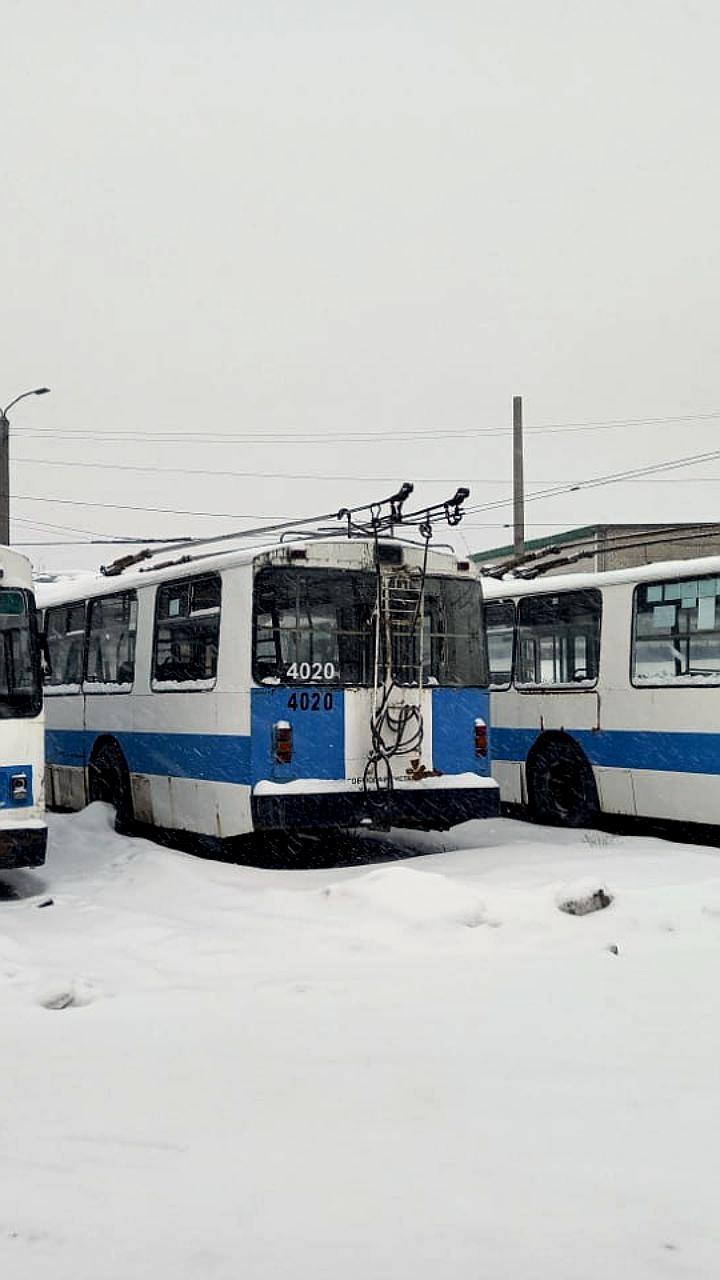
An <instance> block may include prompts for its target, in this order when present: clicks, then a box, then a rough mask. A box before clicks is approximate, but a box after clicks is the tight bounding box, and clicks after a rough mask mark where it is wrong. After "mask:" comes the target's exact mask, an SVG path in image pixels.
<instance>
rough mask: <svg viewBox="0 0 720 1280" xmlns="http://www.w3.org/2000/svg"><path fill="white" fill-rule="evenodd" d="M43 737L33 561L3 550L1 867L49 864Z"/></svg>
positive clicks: (0, 556)
mask: <svg viewBox="0 0 720 1280" xmlns="http://www.w3.org/2000/svg"><path fill="white" fill-rule="evenodd" d="M43 737H44V725H43V699H42V683H41V675H40V645H39V636H38V629H37V625H36V614H35V597H34V595H33V589H32V571H31V567H30V562H29V560H26V558H25V556H21V555H18V553H17V552H16V551H10V550H8V548H7V547H0V868H4V867H38V866H41V865H42V863H43V862H44V861H45V850H46V846H47V825H46V822H45V808H44V799H43V796H44V777H43V773H44V742H43Z"/></svg>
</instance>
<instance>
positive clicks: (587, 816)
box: [525, 729, 602, 826]
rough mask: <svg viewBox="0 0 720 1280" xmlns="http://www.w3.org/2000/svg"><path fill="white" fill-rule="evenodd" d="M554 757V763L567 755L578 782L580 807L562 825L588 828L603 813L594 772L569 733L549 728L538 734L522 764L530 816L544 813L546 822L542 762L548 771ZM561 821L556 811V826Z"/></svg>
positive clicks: (547, 813) (584, 754)
mask: <svg viewBox="0 0 720 1280" xmlns="http://www.w3.org/2000/svg"><path fill="white" fill-rule="evenodd" d="M553 754H555V760H557V756H558V755H560V754H562V755H564V756H565V757H566V759H567V757H568V756H569V757H571V760H572V768H573V771H574V773H575V775H576V778H577V782H578V787H577V795H578V797H579V807H578V809H577V811H576V816H575V818H574V819H573V818H572V817H571V816H570V814H568V816H567V817H566V818H565V821H564V825H569V826H576V825H580V826H584V825H590V824H591V822H592V820H593V819H594V818H596V817H597V816H598V815H599V814H600V813H601V812H602V806H601V803H600V793H599V789H598V785H597V780H596V778H595V771H594V769H593V767H592V764H591V763H590V760H589V759H588V757H587V754H586V752H585V751H584V750H583V748H582V746H581V744H580V743H579V742H578V741H577V739H576V738H574V737H573V736H572V734H571V733H567V732H566V731H565V730H562V729H549V730H547V731H546V732H542V733H540V734H539V735H538V737H537V738H536V740H535V742H534V743H533V744H532V747H531V748H530V750H529V752H528V754H527V757H526V761H525V788H526V794H527V803H528V807H529V809H530V811H531V813H534V814H535V815H536V817H537V816H539V815H541V814H544V820H545V821H547V820H549V814H550V813H551V811H549V810H548V805H547V792H545V794H543V793H544V790H545V789H544V788H543V777H542V764H543V761H545V762H546V765H547V766H548V767H550V768H551V767H552V764H553V759H552V757H553ZM562 821H563V819H562V815H561V814H558V812H557V810H556V811H555V824H556V825H557V823H558V822H562Z"/></svg>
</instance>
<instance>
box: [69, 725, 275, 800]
mask: <svg viewBox="0 0 720 1280" xmlns="http://www.w3.org/2000/svg"><path fill="white" fill-rule="evenodd" d="M99 736H100V734H99V733H98V732H97V731H96V730H94V731H93V730H83V729H48V730H47V732H46V735H45V752H46V756H47V762H48V764H57V765H73V766H75V767H76V768H83V767H85V766H87V764H88V761H89V759H90V752H91V751H92V748H93V744H94V743H95V742H97V739H98V737H99ZM112 737H114V738H116V739H117V741H118V742H119V743H120V746H121V747H122V749H123V752H124V755H125V759H126V760H127V763H128V768H129V769H130V772H131V773H146V774H158V775H160V776H163V777H171V778H198V779H200V780H201V781H203V782H234V783H242V784H244V785H245V786H249V785H250V783H251V781H252V778H251V770H250V738H249V737H243V736H241V735H239V734H238V735H236V734H224V733H212V734H211V733H125V732H123V731H122V730H119V731H113V733H112Z"/></svg>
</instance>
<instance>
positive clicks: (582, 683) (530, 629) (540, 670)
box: [515, 591, 602, 689]
mask: <svg viewBox="0 0 720 1280" xmlns="http://www.w3.org/2000/svg"><path fill="white" fill-rule="evenodd" d="M601 613H602V598H601V595H600V592H599V591H565V592H563V593H562V594H561V595H542V596H523V597H522V598H521V600H520V601H519V602H518V648H517V657H516V674H515V683H516V685H517V686H518V687H524V688H527V687H537V686H540V687H543V688H545V687H549V688H557V687H558V686H563V687H565V688H567V687H572V688H575V689H577V688H590V687H591V686H592V685H594V684H596V683H597V678H598V669H599V664H600V619H601Z"/></svg>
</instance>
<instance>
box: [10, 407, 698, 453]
mask: <svg viewBox="0 0 720 1280" xmlns="http://www.w3.org/2000/svg"><path fill="white" fill-rule="evenodd" d="M718 419H720V411H716V410H712V411H710V412H704V413H686V414H664V415H653V416H648V417H643V418H604V419H603V418H599V419H590V420H586V421H580V422H572V421H571V422H549V423H538V424H537V425H535V426H526V427H525V433H526V434H536V433H547V432H565V431H570V432H574V431H597V430H616V429H622V428H625V427H637V426H663V425H677V424H679V423H685V422H714V421H717V420H718ZM511 429H512V428H511V427H510V425H508V426H491V427H472V428H467V429H465V428H462V429H459V430H458V429H452V428H451V429H450V430H446V431H441V432H438V430H437V428H428V429H420V430H418V429H414V428H413V429H406V428H398V429H394V430H393V431H392V433H389V432H388V431H387V429H381V430H379V431H364V430H362V429H357V430H353V429H349V430H346V431H342V430H341V431H336V430H330V431H328V432H320V431H317V430H315V431H313V430H311V431H305V432H301V431H300V432H299V431H298V430H297V429H296V428H293V427H287V428H284V429H283V430H281V431H272V430H260V429H258V428H256V429H255V430H250V431H247V432H239V431H227V432H225V431H212V430H211V431H206V432H203V433H191V432H184V431H181V430H178V429H175V430H174V431H167V432H165V431H140V430H138V428H136V427H135V428H132V429H131V430H129V431H125V430H123V429H122V428H118V427H111V428H108V429H107V430H106V431H98V430H97V429H96V428H87V429H85V428H74V429H70V430H68V431H58V430H54V429H53V428H49V427H48V428H43V427H33V428H32V429H30V430H28V431H23V433H22V436H23V439H32V438H37V439H48V438H56V439H91V440H97V441H98V442H101V441H105V442H110V441H123V442H124V441H139V442H142V443H147V442H148V441H168V442H173V443H182V442H184V441H187V442H188V443H195V442H202V443H203V444H208V443H210V444H214V443H219V444H222V443H264V442H268V443H276V442H279V441H281V442H285V443H289V444H295V443H297V444H304V443H323V444H333V443H335V442H337V443H338V444H345V443H348V442H352V441H357V442H358V443H366V442H372V441H377V442H378V443H381V442H382V444H383V445H386V444H391V443H393V441H398V442H402V441H403V440H422V439H426V440H440V441H442V440H445V439H460V438H464V439H473V438H476V437H478V436H508V435H509V434H510V431H511Z"/></svg>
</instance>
